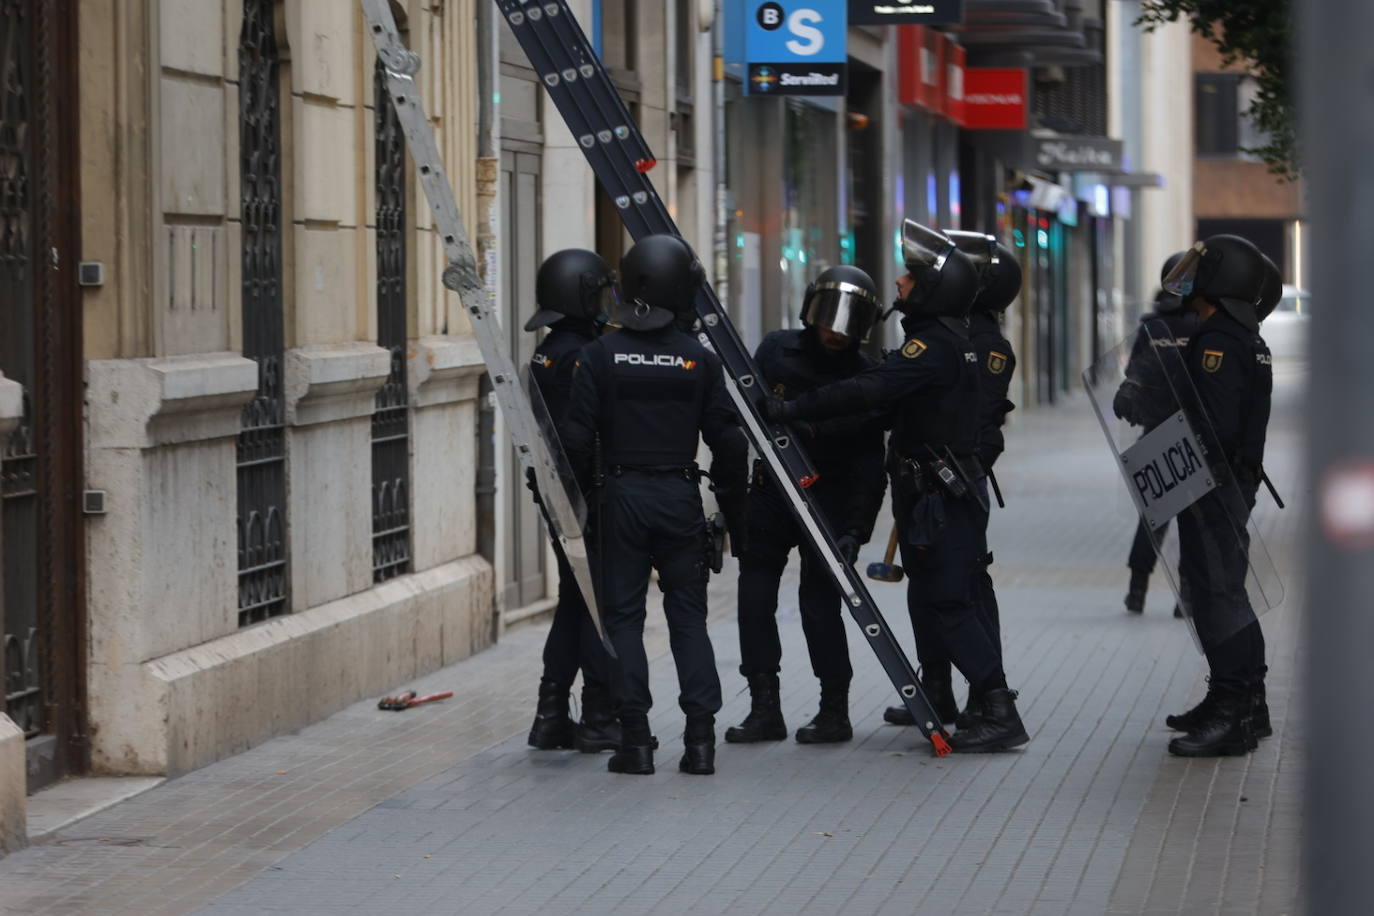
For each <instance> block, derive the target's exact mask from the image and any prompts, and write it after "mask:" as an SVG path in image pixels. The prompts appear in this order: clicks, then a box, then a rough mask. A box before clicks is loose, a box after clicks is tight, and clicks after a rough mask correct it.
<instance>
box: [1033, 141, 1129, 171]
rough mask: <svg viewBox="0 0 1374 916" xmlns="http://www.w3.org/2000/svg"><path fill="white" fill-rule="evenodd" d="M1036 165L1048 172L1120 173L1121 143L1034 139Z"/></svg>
mask: <svg viewBox="0 0 1374 916" xmlns="http://www.w3.org/2000/svg"><path fill="white" fill-rule="evenodd" d="M1034 143H1035V153H1034V155H1035V164H1036V166H1037V167H1038V168H1042V169H1045V170H1047V171H1051V172H1119V171H1120V170H1121V162H1122V143H1121V141H1120V140H1113V139H1110V138H1108V137H1036V138H1034Z"/></svg>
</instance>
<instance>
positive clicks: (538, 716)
mask: <svg viewBox="0 0 1374 916" xmlns="http://www.w3.org/2000/svg"><path fill="white" fill-rule="evenodd" d="M529 745H530V747H533V748H538V749H539V750H541V751H552V750H555V749H558V748H570V747H572V746H573V720H572V719H571V718H569V717H568V688H567V687H565V686H563V685H561V684H555V683H554V682H553V681H550V680H541V681H540V682H539V705H538V706H537V707H535V711H534V725H532V726H531V727H530V737H529Z"/></svg>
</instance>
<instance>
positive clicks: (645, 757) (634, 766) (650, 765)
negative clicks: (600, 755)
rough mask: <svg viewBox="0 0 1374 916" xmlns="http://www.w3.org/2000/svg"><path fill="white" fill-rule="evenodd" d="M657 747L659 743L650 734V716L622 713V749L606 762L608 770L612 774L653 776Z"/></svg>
mask: <svg viewBox="0 0 1374 916" xmlns="http://www.w3.org/2000/svg"><path fill="white" fill-rule="evenodd" d="M656 747H658V742H657V741H656V740H655V739H654V736H653V735H651V734H649V717H648V716H646V715H643V714H638V715H636V714H633V713H621V715H620V747H619V748H618V749H616V752H615V753H614V754H612V755H611V759H610V760H608V761H606V769H608V770H610V771H611V772H612V773H629V774H631V775H633V776H652V775H653V772H654V748H656Z"/></svg>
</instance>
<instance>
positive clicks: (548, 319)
mask: <svg viewBox="0 0 1374 916" xmlns="http://www.w3.org/2000/svg"><path fill="white" fill-rule="evenodd" d="M614 292H615V272H614V271H612V270H611V268H610V267H609V266H607V264H606V262H605V261H603V260H602V259H601V256H600V255H598V254H596V253H595V252H592V251H585V250H583V249H581V248H568V249H565V250H563V251H559V252H555V253H554V254H552V255H550V256H549V257H548V258H547V259H545V261H544V263H543V264H541V265H540V266H539V273H538V274H537V275H536V277H535V281H534V294H535V300H536V302H537V304H538V305H539V310H538V311H537V312H535V313H534V315H533V316H532V317H531V318H530V320H529V321H527V322H526V323H525V330H526V331H537V330H538V329H540V328H542V327H548V329H549V333H548V334H547V335H545V337H544V339H543V340H542V341H540V343H539V349H538V351H537V352H536V353H535V354H534V357H533V358H532V359H531V360H530V378H531V379H533V381H534V384H535V385H536V386H537V387H538V390H539V394H540V396H541V398H542V399H543V402H544V406H545V408H546V409H547V410H548V413H549V417H550V419H551V420H552V421H553V423H554V426H555V428H556V429H557V428H558V424H559V422H560V421H561V420H562V417H563V413H564V411H565V409H566V408H567V403H568V391H569V389H570V388H571V386H572V370H573V364H574V363H575V362H576V356H577V352H578V351H579V350H581V349H582V347H583V346H585V345H586V344H588V343H590V342H591V341H593V340H595V339H596V337H597V335H598V334H600V332H601V328H602V326H603V325H605V323H606V320H607V318H608V317H609V310H610V306H611V303H612V302H613V301H614ZM531 489H533V486H531ZM553 546H554V553H555V554H556V555H557V557H558V607H557V608H555V609H554V612H553V625H552V626H551V627H550V628H549V635H548V638H547V639H546V640H545V641H544V673H543V676H542V677H541V678H540V680H539V705H538V707H537V708H536V711H535V715H534V725H533V726H531V728H530V735H529V744H530V746H531V747H535V748H538V749H540V750H551V749H554V748H571V747H576V748H577V749H578V750H579V751H582V752H584V753H594V752H596V751H605V750H614V749H615V748H616V747H617V746H618V745H619V744H620V726H619V723H618V722H617V721H616V702H615V691H614V677H613V676H612V668H611V657H610V655H609V654H608V653H607V652H606V649H605V647H604V646H602V645H601V639H600V637H599V636H597V633H596V627H595V626H594V625H593V623H592V619H591V615H590V613H589V612H588V610H587V603H586V601H585V600H584V598H583V595H582V591H581V590H580V589H579V588H578V587H577V580H576V579H574V578H573V572H572V569H571V568H570V567H569V566H568V560H567V557H566V556H564V554H563V550H562V548H561V547H560V546H559V544H558V541H557V540H556V539H555V540H554V542H553ZM579 668H581V669H582V721H581V722H578V723H574V722H573V721H572V719H571V717H569V715H568V692H569V690H570V688H571V686H572V682H573V678H575V677H576V676H577V671H578V669H579Z"/></svg>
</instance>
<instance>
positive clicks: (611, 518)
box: [595, 469, 721, 716]
mask: <svg viewBox="0 0 1374 916" xmlns="http://www.w3.org/2000/svg"><path fill="white" fill-rule="evenodd" d="M602 517H603V524H605V526H606V530H605V532H604V534H603V535H601V537H600V543H601V549H602V550H603V551H604V555H603V556H602V557H600V558H596V559H595V561H596V562H600V563H601V564H603V565H602V568H601V575H602V577H603V582H604V585H605V599H604V601H603V609H604V611H605V613H606V620H605V623H606V629H607V632H608V633H609V634H610V637H611V643H612V644H613V645H614V646H615V652H616V655H617V656H618V661H619V665H618V667H619V670H620V696H621V714H622V716H635V715H647V714H648V712H649V710H650V708H651V707H652V706H653V696H652V694H650V692H649V660H648V657H647V656H646V655H645V653H644V619H645V616H646V610H645V604H644V602H645V597H646V595H647V594H648V589H649V574H650V568H651V567H652V568H653V569H657V570H658V577H659V587H660V588H661V589H662V590H663V612H664V616H666V617H667V619H668V644H669V647H670V648H671V649H672V652H673V662H674V663H675V664H676V665H677V679H678V705H679V706H680V707H681V708H682V711H683V712H684V713H686V714H687V715H689V716H706V715H715V713H716V712H718V711H719V710H720V705H721V699H720V676H719V675H718V674H717V673H716V657H715V653H714V652H713V651H712V649H711V640H710V637H709V636H708V635H707V633H706V582H707V577H708V575H709V572H708V570H707V567H706V552H705V550H706V543H705V541H706V523H705V519H704V518H703V515H702V507H701V491H700V489H699V488H698V485H697V481H696V478H695V476H691V477H690V478H689V477H688V476H687V474H685V473H684V472H683V471H680V470H679V471H675V472H670V473H665V472H660V471H654V472H648V471H643V470H634V469H627V470H624V471H623V472H621V473H618V474H612V475H610V477H609V478H608V479H607V481H606V502H605V508H604V510H603V516H602Z"/></svg>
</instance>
